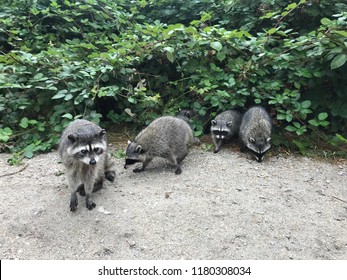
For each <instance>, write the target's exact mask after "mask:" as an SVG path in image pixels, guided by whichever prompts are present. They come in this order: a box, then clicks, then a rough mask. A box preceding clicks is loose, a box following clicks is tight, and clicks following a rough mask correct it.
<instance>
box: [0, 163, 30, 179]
mask: <svg viewBox="0 0 347 280" xmlns="http://www.w3.org/2000/svg"><path fill="white" fill-rule="evenodd" d="M27 167H28V164H26V165H24V167H22V168H21V169H19V170H17V171H14V172H11V173H6V174H2V175H0V177H5V176H11V175H14V174H17V173H19V172H22V171H23V170H24V169H25V168H27Z"/></svg>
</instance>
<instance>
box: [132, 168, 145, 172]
mask: <svg viewBox="0 0 347 280" xmlns="http://www.w3.org/2000/svg"><path fill="white" fill-rule="evenodd" d="M144 170H145V169H144V168H143V167H136V168H135V169H134V170H133V172H134V173H139V172H142V171H144Z"/></svg>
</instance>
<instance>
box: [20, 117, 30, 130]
mask: <svg viewBox="0 0 347 280" xmlns="http://www.w3.org/2000/svg"><path fill="white" fill-rule="evenodd" d="M19 126H20V127H22V128H27V127H28V126H29V120H28V118H22V119H21V121H20V123H19Z"/></svg>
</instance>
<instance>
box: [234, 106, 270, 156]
mask: <svg viewBox="0 0 347 280" xmlns="http://www.w3.org/2000/svg"><path fill="white" fill-rule="evenodd" d="M271 132H272V121H271V118H270V115H269V113H268V112H267V111H266V110H265V109H264V108H263V107H261V106H254V107H251V108H250V109H248V111H247V112H246V113H245V114H244V116H243V118H242V123H241V126H240V133H239V134H240V141H241V145H242V149H248V150H249V151H250V152H251V153H252V154H253V155H254V156H255V158H256V160H257V161H258V162H261V161H262V160H263V158H264V155H265V153H266V152H267V151H268V150H269V149H270V148H271V144H270V140H271Z"/></svg>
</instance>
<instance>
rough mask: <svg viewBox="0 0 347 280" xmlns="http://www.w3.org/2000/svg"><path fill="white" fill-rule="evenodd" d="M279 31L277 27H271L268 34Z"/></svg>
mask: <svg viewBox="0 0 347 280" xmlns="http://www.w3.org/2000/svg"><path fill="white" fill-rule="evenodd" d="M276 31H277V28H271V29H270V30H268V31H267V34H269V35H272V34H274V33H275V32H276Z"/></svg>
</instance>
